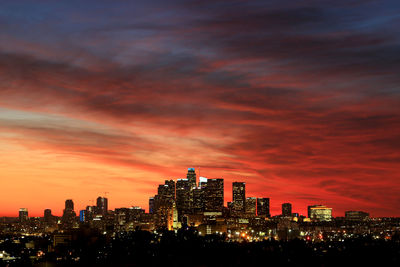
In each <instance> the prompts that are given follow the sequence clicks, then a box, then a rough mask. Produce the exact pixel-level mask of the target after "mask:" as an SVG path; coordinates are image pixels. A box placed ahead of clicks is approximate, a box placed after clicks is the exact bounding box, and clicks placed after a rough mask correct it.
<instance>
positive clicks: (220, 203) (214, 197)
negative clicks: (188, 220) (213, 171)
mask: <svg viewBox="0 0 400 267" xmlns="http://www.w3.org/2000/svg"><path fill="white" fill-rule="evenodd" d="M204 193H205V194H204V201H205V211H207V212H222V209H223V207H224V179H207V186H206V187H205V191H204Z"/></svg>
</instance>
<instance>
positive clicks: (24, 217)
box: [18, 208, 28, 223]
mask: <svg viewBox="0 0 400 267" xmlns="http://www.w3.org/2000/svg"><path fill="white" fill-rule="evenodd" d="M18 215H19V216H18V219H19V222H20V223H24V222H27V221H28V209H27V208H20V209H19V214H18Z"/></svg>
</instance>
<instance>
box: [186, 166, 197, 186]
mask: <svg viewBox="0 0 400 267" xmlns="http://www.w3.org/2000/svg"><path fill="white" fill-rule="evenodd" d="M186 178H187V179H188V181H189V184H190V186H191V187H196V186H197V178H196V172H195V170H194V168H188V172H187V175H186Z"/></svg>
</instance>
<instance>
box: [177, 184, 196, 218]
mask: <svg viewBox="0 0 400 267" xmlns="http://www.w3.org/2000/svg"><path fill="white" fill-rule="evenodd" d="M192 189H193V187H192V184H191V182H190V181H189V179H178V180H177V182H176V208H177V210H178V214H179V215H178V217H179V221H180V219H181V217H182V216H183V215H184V214H191V213H192V205H193V191H192Z"/></svg>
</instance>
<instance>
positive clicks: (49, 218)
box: [43, 209, 53, 223]
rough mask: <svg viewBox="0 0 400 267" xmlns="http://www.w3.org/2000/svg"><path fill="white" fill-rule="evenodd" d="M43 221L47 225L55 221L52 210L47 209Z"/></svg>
mask: <svg viewBox="0 0 400 267" xmlns="http://www.w3.org/2000/svg"><path fill="white" fill-rule="evenodd" d="M43 220H44V221H45V222H46V223H49V222H52V221H53V215H52V214H51V209H45V210H44V213H43Z"/></svg>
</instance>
